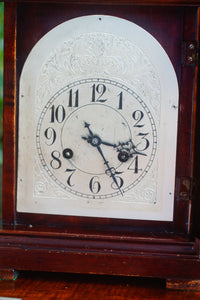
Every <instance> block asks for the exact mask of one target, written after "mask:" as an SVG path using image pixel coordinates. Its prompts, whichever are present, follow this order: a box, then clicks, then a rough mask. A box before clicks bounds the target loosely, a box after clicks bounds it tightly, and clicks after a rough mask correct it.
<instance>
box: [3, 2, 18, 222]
mask: <svg viewBox="0 0 200 300" xmlns="http://www.w3.org/2000/svg"><path fill="white" fill-rule="evenodd" d="M16 7H17V6H16V4H15V3H6V4H5V16H4V20H5V21H4V23H5V24H4V27H5V35H4V101H3V105H4V113H3V115H4V118H3V128H4V129H3V153H4V158H3V199H4V200H3V213H2V214H3V223H4V224H5V225H6V224H9V226H13V224H14V222H15V177H16V116H15V113H16V61H15V60H16V18H17V12H16Z"/></svg>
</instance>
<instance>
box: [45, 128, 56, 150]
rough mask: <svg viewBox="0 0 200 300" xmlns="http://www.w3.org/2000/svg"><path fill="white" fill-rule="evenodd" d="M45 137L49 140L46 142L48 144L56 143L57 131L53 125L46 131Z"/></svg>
mask: <svg viewBox="0 0 200 300" xmlns="http://www.w3.org/2000/svg"><path fill="white" fill-rule="evenodd" d="M44 136H45V138H46V139H47V140H48V142H45V143H46V144H47V145H48V146H51V145H53V144H54V142H55V140H56V132H55V130H54V129H53V128H52V127H48V128H47V129H46V130H45V132H44Z"/></svg>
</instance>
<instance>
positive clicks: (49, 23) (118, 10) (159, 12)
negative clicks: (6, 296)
mask: <svg viewBox="0 0 200 300" xmlns="http://www.w3.org/2000/svg"><path fill="white" fill-rule="evenodd" d="M199 6H200V2H199V1H192V2H191V1H186V2H183V1H158V0H157V1H150V2H149V1H114V0H113V1H102V2H101V3H97V2H96V1H56V0H52V1H51V0H49V1H44V0H43V1H42V0H41V1H37V2H36V1H5V71H4V167H3V216H2V229H1V231H0V255H1V257H2V259H1V262H0V270H1V274H2V277H4V278H6V277H12V276H14V275H13V274H14V271H15V270H40V271H57V272H75V273H76V272H78V273H96V274H113V275H119V274H120V275H130V276H145V277H148V276H151V277H152V276H153V277H159V278H165V279H166V281H167V286H168V287H169V288H173V287H174V286H176V288H177V287H178V288H181V287H183V285H184V287H186V288H188V289H189V288H191V289H199V288H200V283H199V280H200V261H199V235H200V225H199V217H200V200H199V195H198V194H199V188H200V186H199V178H200V174H199V163H200V162H199V157H198V152H199V150H200V145H199V137H198V134H199V129H200V124H199V117H200V107H199V103H198V101H197V99H198V95H199V85H198V76H199V73H198V65H199V63H198V62H199V56H198V51H199ZM20 257H23V260H21V259H19V258H20ZM155 264H156V265H157V268H156V269H155Z"/></svg>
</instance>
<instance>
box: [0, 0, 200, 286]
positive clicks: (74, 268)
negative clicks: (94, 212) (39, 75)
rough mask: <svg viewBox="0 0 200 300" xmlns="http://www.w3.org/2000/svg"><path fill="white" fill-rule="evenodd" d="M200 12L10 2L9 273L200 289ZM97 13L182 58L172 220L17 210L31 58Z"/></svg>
mask: <svg viewBox="0 0 200 300" xmlns="http://www.w3.org/2000/svg"><path fill="white" fill-rule="evenodd" d="M199 13H200V1H181V0H176V1H172V0H169V1H167V0H166V1H161V0H160V1H159V0H151V1H144V0H140V1H134V0H125V1H122V0H109V1H105V0H103V1H101V2H99V1H95V0H94V1H92V0H91V1H84V0H79V1H70V0H69V1H67V0H66V1H64V0H63V1H62V0H60V1H56V0H49V1H45V0H43V1H42V0H41V1H25V0H24V1H5V60H4V166H3V216H2V228H1V229H0V274H1V276H0V277H2V278H13V277H14V276H15V270H39V271H55V272H74V273H96V274H110V275H129V276H143V277H158V278H165V279H166V280H167V286H168V287H169V288H170V287H171V288H173V287H176V288H191V289H200V258H199V256H200V239H199V238H200V221H199V220H200V198H199V191H200V182H199V180H200V171H199V170H200V168H199V165H200V157H199V151H200V139H199V132H200V104H199V96H200V94H199V93H200V84H199V73H198V66H199V56H198V52H199V29H200V18H199ZM90 14H107V15H114V16H118V17H122V18H125V19H128V20H130V21H132V22H134V23H136V24H138V25H139V26H141V27H142V28H144V29H146V30H147V31H148V32H149V33H151V34H152V35H153V36H154V37H155V38H156V39H157V40H158V41H159V43H160V44H161V45H162V46H163V48H164V49H165V51H166V52H167V54H168V56H169V57H170V59H171V61H172V63H173V66H174V69H175V71H176V74H177V77H178V82H179V92H180V99H179V102H180V104H179V122H178V143H177V144H178V147H177V163H176V185H175V197H174V220H173V221H172V222H164V221H163V222H161V221H141V220H120V219H109V218H88V217H75V216H74V217H73V216H70V217H69V216H58V215H45V214H31V213H19V212H17V211H16V174H17V173H16V171H17V153H18V108H19V107H18V104H19V101H18V100H19V99H18V90H19V77H20V74H21V70H22V67H23V64H24V62H25V60H26V58H27V55H28V54H29V52H30V51H31V49H32V47H33V46H34V45H35V43H37V41H38V40H39V39H40V38H41V37H42V36H43V35H44V34H46V33H47V32H48V31H49V30H51V29H52V28H53V27H55V26H56V25H59V24H60V23H62V22H64V21H67V20H69V19H71V18H74V17H78V16H83V15H90ZM30 114H31V112H30ZM28 117H31V115H30V116H28Z"/></svg>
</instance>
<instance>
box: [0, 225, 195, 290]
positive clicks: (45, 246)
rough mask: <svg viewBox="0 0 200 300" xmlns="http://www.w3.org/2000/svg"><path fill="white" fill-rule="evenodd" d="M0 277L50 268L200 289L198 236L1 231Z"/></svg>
mask: <svg viewBox="0 0 200 300" xmlns="http://www.w3.org/2000/svg"><path fill="white" fill-rule="evenodd" d="M0 257H1V260H0V275H1V276H0V277H1V278H2V279H15V278H16V271H15V270H18V271H47V272H66V273H83V274H84V273H85V274H102V275H122V276H134V277H154V278H161V279H167V281H166V282H167V285H166V286H167V288H169V289H187V290H199V291H200V259H199V239H195V240H190V239H188V238H187V239H186V238H180V237H170V236H162V237H148V236H146V237H145V236H143V237H138V236H133V235H130V236H118V235H110V234H109V235H108V234H80V233H79V234H77V233H66V232H65V233H64V232H62V233H58V232H41V231H22V230H0Z"/></svg>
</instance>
